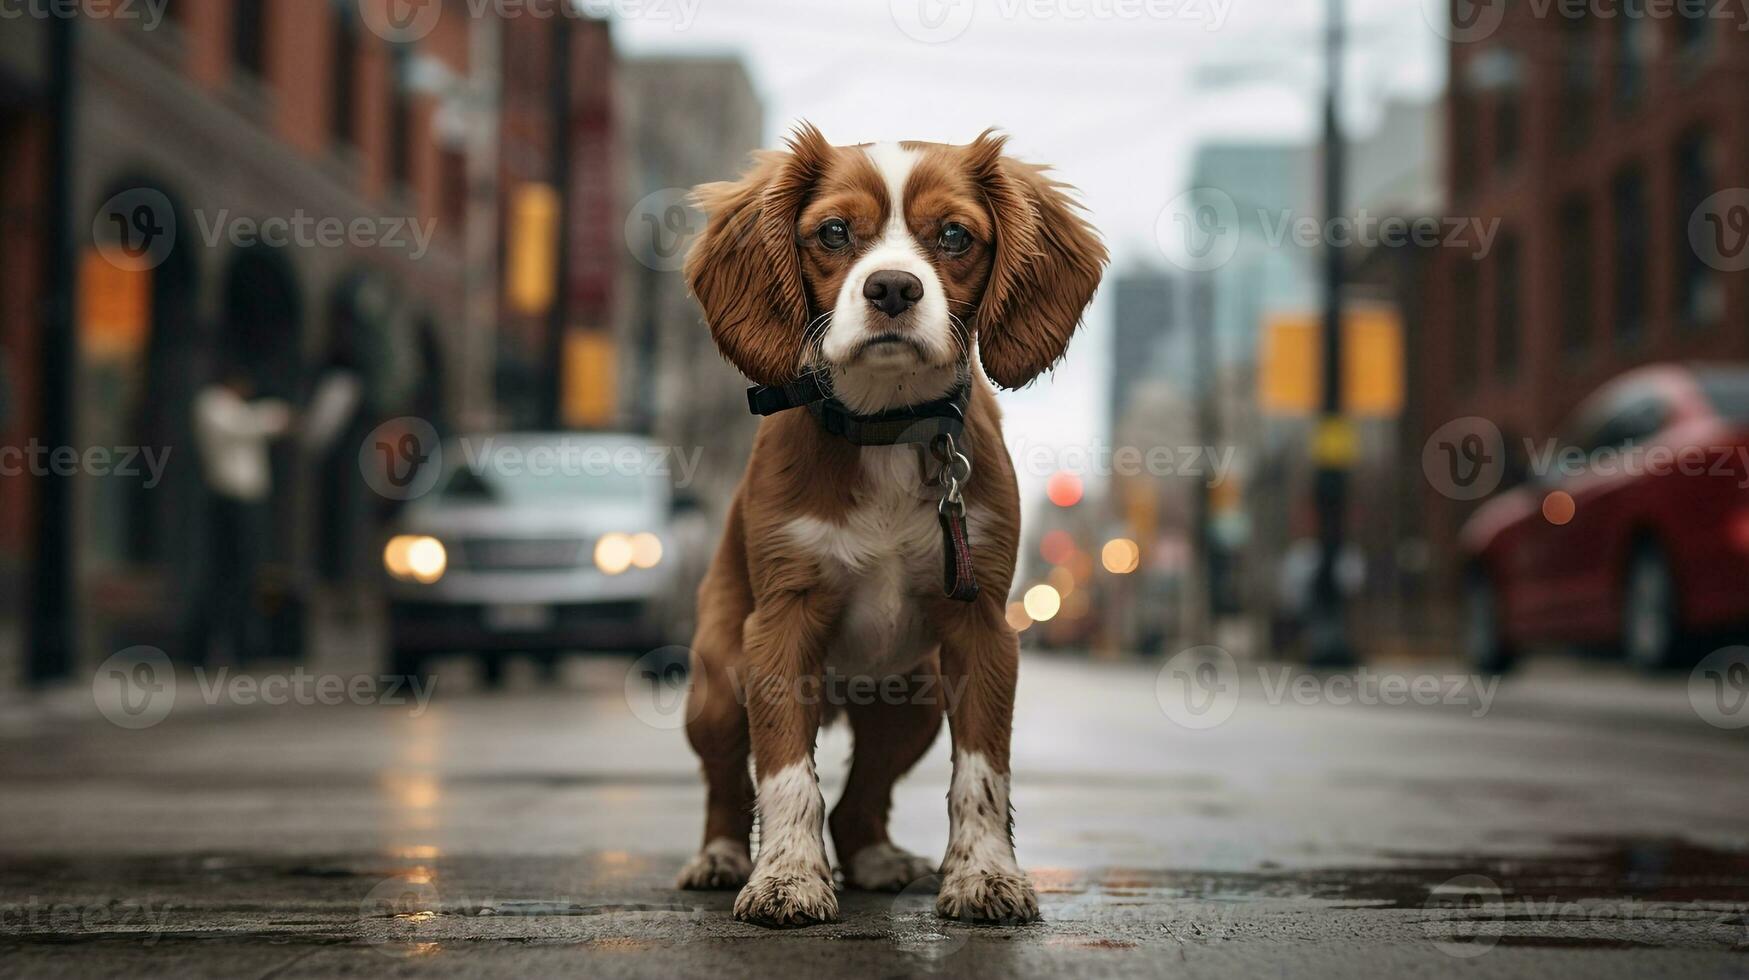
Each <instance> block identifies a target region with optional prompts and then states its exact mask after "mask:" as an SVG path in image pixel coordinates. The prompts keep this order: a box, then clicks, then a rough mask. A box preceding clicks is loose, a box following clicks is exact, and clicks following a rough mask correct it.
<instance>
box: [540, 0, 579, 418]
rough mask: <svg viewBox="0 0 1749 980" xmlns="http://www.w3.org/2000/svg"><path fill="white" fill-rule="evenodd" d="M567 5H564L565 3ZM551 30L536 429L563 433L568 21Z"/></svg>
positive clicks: (568, 279) (566, 323)
mask: <svg viewBox="0 0 1749 980" xmlns="http://www.w3.org/2000/svg"><path fill="white" fill-rule="evenodd" d="M565 2H568V0H565ZM552 27H553V38H552V43H553V91H552V100H553V101H552V107H551V110H550V111H551V113H552V127H553V142H552V164H553V166H552V181H553V191H554V193H556V194H557V195H558V199H559V220H558V236H559V240H558V241H557V242H555V243H553V249H554V251H553V255H554V261H553V274H554V275H556V276H558V280H559V281H558V283H557V284H556V285H555V288H554V289H553V308H552V311H551V312H550V313H549V315H548V319H547V336H546V363H545V364H543V365H542V366H541V369H542V370H544V371H546V372H547V375H546V378H545V381H546V387H545V388H544V390H543V391H542V395H543V397H542V405H541V414H542V416H543V417H542V419H541V422H540V424H542V425H544V426H545V427H547V428H549V429H554V430H557V429H561V428H563V427H564V415H565V338H566V336H567V331H569V330H570V329H571V322H570V310H571V302H570V300H571V220H570V218H571V206H572V202H571V136H572V134H571V123H572V118H571V104H572V103H571V58H572V51H571V37H572V32H571V18H570V17H568V16H563V15H561V16H556V17H554V18H553V21H552Z"/></svg>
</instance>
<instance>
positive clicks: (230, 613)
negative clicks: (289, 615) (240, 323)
mask: <svg viewBox="0 0 1749 980" xmlns="http://www.w3.org/2000/svg"><path fill="white" fill-rule="evenodd" d="M254 393H255V384H254V380H253V379H252V378H251V377H250V373H249V371H248V369H247V368H246V367H244V365H243V364H242V363H241V362H240V361H239V360H238V359H236V358H235V357H234V356H233V357H227V358H225V360H224V362H223V364H222V366H221V368H220V370H219V372H218V378H217V380H216V381H214V382H213V383H211V384H208V385H207V386H206V387H204V388H202V389H201V391H200V393H199V394H198V395H196V396H195V400H194V434H195V442H196V445H197V446H198V447H199V450H200V456H201V473H202V475H203V477H204V478H205V480H206V486H207V490H208V491H209V492H210V494H211V498H212V506H211V508H210V509H209V511H208V514H209V516H208V519H207V521H208V526H207V549H208V557H207V563H206V581H205V582H204V583H203V587H202V590H201V595H200V597H199V603H200V607H201V622H202V624H203V626H204V628H203V629H202V630H201V631H200V634H199V639H198V640H197V644H198V645H197V646H196V648H195V651H194V653H195V656H196V657H197V658H199V659H200V660H201V661H203V662H204V661H206V660H207V659H208V658H209V657H210V656H211V654H212V648H213V642H214V641H215V640H217V641H218V642H219V643H220V644H221V645H222V646H223V647H224V649H225V651H226V655H227V656H228V657H229V659H230V661H231V662H233V663H238V664H245V663H248V662H249V661H250V660H251V659H253V658H254V657H255V656H256V655H257V654H258V653H259V652H260V651H262V650H264V649H265V645H264V643H265V637H263V636H261V635H260V633H261V624H260V617H258V616H256V615H255V608H254V607H255V588H256V584H257V583H256V580H255V579H256V566H257V564H258V551H259V548H260V546H261V541H262V535H263V533H264V528H263V526H262V525H263V515H262V510H263V507H264V506H265V504H266V502H267V501H268V499H269V498H270V497H271V495H272V491H273V467H272V462H271V460H270V457H269V449H270V444H271V443H272V441H273V440H274V439H276V438H278V437H280V436H282V435H284V434H285V433H286V431H287V430H288V429H290V427H291V422H292V413H291V408H290V407H289V406H288V405H286V403H285V402H282V401H279V400H278V399H273V398H255V397H254Z"/></svg>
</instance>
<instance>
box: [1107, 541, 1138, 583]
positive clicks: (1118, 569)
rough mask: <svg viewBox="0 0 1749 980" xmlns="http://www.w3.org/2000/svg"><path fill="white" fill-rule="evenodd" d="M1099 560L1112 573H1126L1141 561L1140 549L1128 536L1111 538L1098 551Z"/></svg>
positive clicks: (1133, 569) (1134, 568)
mask: <svg viewBox="0 0 1749 980" xmlns="http://www.w3.org/2000/svg"><path fill="white" fill-rule="evenodd" d="M1099 560H1100V562H1101V563H1102V564H1103V565H1105V570H1106V571H1108V572H1110V573H1112V574H1113V575H1128V574H1129V573H1131V572H1133V571H1135V570H1136V566H1137V565H1140V564H1141V563H1142V549H1141V548H1139V547H1137V546H1136V543H1135V542H1134V541H1131V540H1130V539H1129V538H1113V539H1111V540H1110V541H1107V542H1106V543H1105V547H1104V548H1103V549H1101V551H1100V552H1099Z"/></svg>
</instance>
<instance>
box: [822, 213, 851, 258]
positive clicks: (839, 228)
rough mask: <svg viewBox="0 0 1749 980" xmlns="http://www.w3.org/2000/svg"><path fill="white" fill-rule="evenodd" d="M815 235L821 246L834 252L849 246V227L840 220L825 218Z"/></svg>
mask: <svg viewBox="0 0 1749 980" xmlns="http://www.w3.org/2000/svg"><path fill="white" fill-rule="evenodd" d="M815 234H816V235H818V236H819V239H820V244H821V245H824V246H826V247H827V248H829V249H831V250H832V251H834V252H836V251H838V250H839V249H841V248H843V247H844V246H846V245H849V244H850V226H849V225H847V224H845V223H844V220H843V219H842V218H827V219H826V220H825V221H823V222H821V223H820V230H819V231H817V232H815Z"/></svg>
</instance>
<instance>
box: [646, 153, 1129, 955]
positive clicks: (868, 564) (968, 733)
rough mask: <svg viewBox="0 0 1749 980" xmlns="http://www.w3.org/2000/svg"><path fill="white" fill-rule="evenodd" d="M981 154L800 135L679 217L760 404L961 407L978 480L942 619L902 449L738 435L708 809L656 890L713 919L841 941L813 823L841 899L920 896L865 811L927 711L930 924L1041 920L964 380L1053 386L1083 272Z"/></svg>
mask: <svg viewBox="0 0 1749 980" xmlns="http://www.w3.org/2000/svg"><path fill="white" fill-rule="evenodd" d="M1003 147H1004V139H1003V138H1002V137H1000V136H994V135H991V134H990V133H985V134H984V135H982V136H980V137H978V139H977V140H976V141H974V142H972V143H970V144H968V145H964V146H950V145H944V144H933V143H909V142H907V143H895V144H867V145H861V146H833V145H831V144H829V143H827V141H826V139H825V138H824V137H823V136H822V135H821V134H820V132H819V130H817V129H815V128H814V127H812V126H811V125H807V124H803V125H802V126H801V127H800V128H799V129H797V130H796V132H795V133H794V134H793V135H792V136H791V138H790V139H789V141H788V149H787V151H781V150H780V151H771V152H765V153H761V154H758V155H757V156H756V157H755V160H754V163H753V165H752V167H751V169H750V170H749V171H748V172H747V173H746V174H745V175H744V176H742V177H741V179H739V180H737V181H732V182H727V183H718V184H707V185H705V186H703V187H700V188H699V189H698V191H697V193H696V200H697V202H698V203H699V205H700V206H701V207H702V209H703V210H704V211H705V212H706V213H707V214H708V216H709V221H708V223H707V226H706V230H705V231H704V233H703V235H702V236H701V237H700V238H699V240H698V241H697V242H696V244H695V245H694V246H693V249H692V251H691V253H690V255H689V256H688V259H687V263H686V277H687V280H688V283H689V284H690V286H691V288H692V291H693V293H694V295H695V296H697V298H698V301H699V303H700V304H701V305H702V307H703V308H704V313H705V317H706V319H707V320H708V321H709V324H710V329H711V333H712V335H713V337H714V338H715V340H716V343H717V346H718V347H719V348H720V349H721V351H722V353H723V355H724V356H725V357H727V358H728V359H729V360H730V361H731V362H733V363H734V364H735V365H736V366H737V367H739V368H740V369H741V371H742V372H743V373H745V374H746V375H747V376H748V377H749V378H751V379H752V380H753V381H755V382H758V383H760V384H763V385H782V384H785V383H788V382H792V381H794V380H795V379H796V378H797V377H798V375H801V374H803V373H804V372H812V373H814V374H815V375H818V376H822V377H823V378H824V386H825V387H827V388H829V389H830V392H831V394H832V395H833V396H834V397H835V398H836V399H837V400H838V402H840V403H841V404H842V406H844V407H846V408H848V409H849V410H850V411H851V412H854V413H867V414H875V413H881V412H890V411H892V410H895V409H903V408H904V407H906V406H911V405H916V404H920V403H925V402H931V401H934V400H939V399H942V398H943V397H944V396H945V395H947V394H948V393H949V392H952V391H956V390H959V391H964V390H966V388H967V386H968V385H969V395H968V396H967V398H968V401H967V402H966V404H965V409H964V418H965V422H964V431H963V435H962V438H961V441H960V444H959V446H958V448H959V451H960V452H963V453H964V454H965V455H966V456H967V457H969V459H970V460H971V461H973V463H974V469H973V471H972V475H971V476H970V478H969V480H968V481H967V482H966V483H965V485H964V487H963V493H964V498H963V499H964V504H965V508H964V515H965V518H964V519H965V522H966V525H967V526H968V527H969V538H970V542H971V553H972V555H973V567H974V569H975V574H976V581H977V583H978V585H979V586H980V588H979V591H978V593H977V595H976V598H975V599H973V600H972V601H969V602H966V601H954V600H952V599H949V598H947V597H945V596H944V594H943V586H942V580H943V562H944V560H945V559H944V554H943V552H944V550H948V549H949V545H948V544H946V543H944V537H943V534H942V530H941V528H940V527H939V526H938V506H939V505H940V499H941V491H940V490H938V489H932V487H931V486H927V485H926V484H925V481H926V480H928V479H930V478H931V477H932V475H933V474H931V473H928V472H925V470H927V469H928V468H929V464H928V462H927V460H926V457H925V456H924V454H922V453H920V452H918V451H917V447H916V446H907V445H893V446H863V445H857V444H854V443H852V442H850V441H848V440H847V439H845V438H841V437H840V436H838V435H833V434H830V433H828V432H827V431H826V430H825V429H823V428H822V426H821V425H820V423H819V422H817V421H816V418H815V417H813V416H812V415H811V414H810V413H809V412H806V411H796V412H787V413H782V414H777V415H774V416H773V417H771V418H769V419H767V420H766V421H765V422H764V423H762V425H761V427H760V429H759V433H758V435H757V437H756V439H755V442H754V447H753V456H752V459H751V461H750V463H749V464H748V467H747V472H746V475H745V476H744V477H743V479H742V482H741V485H740V488H739V490H738V492H737V493H736V496H735V500H734V503H733V505H732V508H731V510H730V512H729V516H728V521H727V526H726V528H725V531H724V535H723V541H722V544H721V546H720V548H719V549H718V551H717V554H716V558H715V560H714V562H713V564H712V566H711V569H710V572H709V574H708V576H707V577H706V579H705V581H704V584H703V586H702V587H701V588H700V590H699V617H698V622H699V626H698V633H697V636H696V637H695V639H694V641H693V673H692V682H691V685H692V686H691V690H690V692H689V695H688V696H689V699H690V700H689V702H688V706H687V717H688V723H687V729H686V731H687V738H688V740H689V741H690V742H691V744H692V747H693V749H694V750H695V751H696V752H697V753H698V755H699V757H700V759H701V760H702V762H703V768H704V775H705V779H706V781H707V783H708V784H709V794H708V802H707V804H706V814H705V832H704V847H703V849H702V850H701V851H700V852H699V854H698V856H697V857H695V858H694V859H693V860H692V861H691V862H690V863H689V864H687V866H686V868H685V869H684V870H683V871H682V872H681V874H680V885H681V886H682V887H684V888H734V887H740V888H741V892H740V895H739V896H738V897H737V899H736V901H735V915H736V917H737V918H740V919H743V920H746V921H750V922H756V923H760V924H763V925H769V926H796V925H806V924H809V923H814V922H825V921H830V920H833V919H835V918H836V917H837V914H838V900H837V897H836V895H835V894H834V891H833V880H832V872H831V868H830V866H829V865H828V863H827V858H826V849H825V842H824V839H823V831H824V828H825V825H827V824H829V825H830V827H831V830H832V839H833V843H834V845H835V848H836V850H837V854H838V859H839V866H840V868H841V869H842V870H843V873H844V878H845V882H846V884H847V885H848V886H850V887H857V888H865V889H877V890H895V891H896V890H900V889H903V888H905V887H906V886H908V885H910V884H911V883H912V882H914V881H917V880H918V879H920V878H923V877H925V876H928V875H931V874H933V873H935V871H936V869H935V867H934V866H933V865H932V864H931V862H929V861H927V860H925V859H923V858H921V857H918V856H916V855H913V854H911V853H909V852H907V851H905V850H902V849H900V848H899V847H897V846H895V845H894V844H893V843H892V841H891V840H889V839H888V836H887V814H888V810H889V809H890V806H891V797H892V788H893V784H894V782H895V781H896V780H897V779H898V778H899V777H900V776H902V775H904V774H905V772H906V771H907V770H909V769H910V768H911V766H912V765H913V764H915V763H916V761H917V760H918V759H919V758H920V757H921V756H922V755H923V753H924V752H925V750H927V749H928V747H929V745H930V743H931V742H933V741H934V739H935V736H936V734H937V732H938V731H939V729H940V727H941V719H942V717H943V714H944V713H945V714H946V715H947V717H948V718H949V721H950V724H951V729H952V736H953V781H952V786H951V789H950V791H949V796H948V818H949V825H950V831H949V842H948V847H947V855H946V857H945V859H944V860H943V862H942V865H941V868H940V873H941V875H942V879H941V884H940V890H939V893H938V897H937V900H936V909H937V911H938V912H939V913H940V914H942V915H944V916H948V917H952V918H960V919H970V920H978V921H1008V922H1012V921H1027V920H1031V919H1034V918H1037V916H1038V899H1037V896H1036V894H1035V893H1034V891H1033V888H1032V886H1031V884H1030V883H1029V882H1028V881H1027V878H1026V875H1025V873H1024V872H1023V871H1022V870H1021V869H1020V866H1019V865H1018V864H1016V863H1015V859H1014V844H1013V834H1012V823H1011V818H1010V810H1009V798H1008V746H1009V736H1010V732H1011V727H1012V723H1013V704H1014V686H1015V677H1016V671H1017V665H1018V657H1019V647H1018V639H1017V637H1016V635H1015V632H1014V630H1013V629H1012V628H1010V627H1009V625H1008V623H1007V621H1006V618H1005V616H1004V612H1005V609H1004V605H1005V600H1006V597H1007V595H1008V592H1009V587H1010V584H1011V580H1012V578H1013V575H1014V562H1015V556H1016V553H1017V550H1018V545H1019V541H1020V500H1019V494H1018V492H1017V490H1016V486H1015V479H1014V471H1013V468H1012V466H1011V464H1010V461H1009V456H1008V452H1007V450H1006V448H1005V446H1004V444H1003V440H1002V432H1001V427H1000V417H999V413H998V410H997V407H996V399H995V396H994V394H993V393H992V391H991V388H990V384H989V382H988V381H987V380H985V378H986V373H987V375H988V377H989V378H992V379H994V380H995V381H996V382H997V383H999V384H1001V385H1003V386H1006V387H1009V388H1016V387H1019V386H1021V385H1024V384H1026V383H1027V382H1029V381H1031V380H1032V379H1033V378H1034V377H1035V376H1037V375H1038V374H1039V373H1040V372H1042V371H1044V370H1045V369H1047V368H1049V367H1050V366H1051V365H1052V364H1054V363H1056V361H1057V360H1058V358H1060V357H1061V356H1062V354H1063V351H1064V348H1065V347H1066V346H1067V345H1068V343H1069V337H1070V335H1071V334H1072V333H1074V331H1075V328H1076V326H1077V325H1078V324H1079V322H1080V320H1081V315H1082V311H1083V310H1084V309H1085V308H1086V306H1087V303H1088V301H1089V300H1090V299H1091V298H1092V296H1093V292H1094V289H1095V288H1096V287H1097V286H1098V285H1099V279H1100V274H1101V270H1102V269H1103V267H1104V264H1105V258H1106V253H1105V248H1104V246H1103V245H1101V243H1100V241H1099V239H1098V237H1097V236H1096V234H1095V233H1094V231H1093V230H1092V229H1091V228H1090V227H1089V226H1088V224H1087V223H1086V222H1085V221H1084V220H1083V218H1082V217H1081V213H1080V208H1079V206H1078V205H1076V204H1075V203H1074V202H1073V201H1072V200H1071V199H1070V198H1069V197H1068V196H1066V194H1065V190H1066V187H1065V185H1062V184H1059V183H1057V182H1056V181H1054V180H1052V179H1050V178H1049V177H1047V176H1046V175H1045V173H1044V168H1042V167H1038V166H1033V165H1030V164H1026V163H1021V162H1018V161H1016V160H1014V159H1012V158H1010V157H1008V156H1006V155H1004V153H1003ZM974 343H975V345H976V351H977V354H978V358H977V360H978V361H981V362H982V367H981V369H980V367H979V366H978V364H977V363H976V361H974V359H973V357H972V351H973V350H974ZM829 673H831V674H836V675H841V676H845V677H848V678H850V679H851V680H852V682H854V681H856V680H858V679H863V680H878V681H880V682H881V683H880V684H879V685H878V690H879V691H880V696H879V697H875V698H852V699H849V700H850V701H851V702H852V703H849V704H847V705H842V706H839V705H834V704H828V703H827V702H828V701H830V700H831V699H830V698H828V697H823V696H821V693H822V684H823V682H822V678H823V677H825V676H827V675H828V674H829ZM840 707H842V710H843V712H844V714H845V715H846V716H847V717H848V719H849V724H850V727H851V732H852V736H853V738H854V744H855V747H854V758H853V760H852V764H851V768H850V775H849V779H848V782H847V784H846V786H845V789H844V794H843V797H842V798H841V799H840V800H839V801H838V804H837V805H836V806H835V807H834V808H833V809H832V814H831V818H830V820H827V819H826V815H825V804H824V801H823V800H822V798H821V794H820V786H819V781H818V779H817V777H816V774H815V769H814V744H815V736H816V734H817V732H818V730H819V728H820V725H821V723H822V721H823V720H824V719H825V718H826V717H827V715H828V713H829V712H831V713H835V712H836V711H838V710H839V709H840ZM749 752H751V754H752V757H753V760H754V768H755V774H756V776H757V779H758V785H757V791H756V790H755V785H754V782H753V781H752V780H751V779H749V776H748V767H747V759H748V754H749ZM755 808H757V813H758V817H759V826H760V847H759V856H758V861H757V863H755V862H754V861H752V860H751V859H750V851H749V838H750V836H751V833H752V830H753V818H754V813H755Z"/></svg>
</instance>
